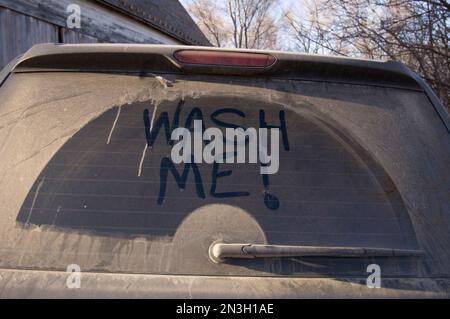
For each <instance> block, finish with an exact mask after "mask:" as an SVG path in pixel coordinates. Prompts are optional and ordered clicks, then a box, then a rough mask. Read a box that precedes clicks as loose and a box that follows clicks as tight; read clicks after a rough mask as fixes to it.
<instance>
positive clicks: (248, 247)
mask: <svg viewBox="0 0 450 319" xmlns="http://www.w3.org/2000/svg"><path fill="white" fill-rule="evenodd" d="M422 254H423V251H422V250H412V249H396V248H370V247H321V246H317V247H316V246H287V245H261V244H251V243H242V244H239V243H222V242H214V243H212V244H211V246H210V247H209V256H210V258H211V260H212V261H214V262H216V263H220V262H223V261H224V260H225V259H227V258H266V257H312V256H319V257H320V256H322V257H353V258H366V257H411V256H420V255H422Z"/></svg>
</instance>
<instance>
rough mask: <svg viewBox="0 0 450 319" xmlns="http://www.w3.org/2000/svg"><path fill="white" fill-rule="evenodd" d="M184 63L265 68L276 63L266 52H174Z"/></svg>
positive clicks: (176, 57)
mask: <svg viewBox="0 0 450 319" xmlns="http://www.w3.org/2000/svg"><path fill="white" fill-rule="evenodd" d="M174 57H175V59H177V60H178V61H179V62H182V63H189V64H201V65H217V66H234V67H253V68H264V67H268V66H271V65H272V64H274V63H275V60H276V59H275V57H274V56H272V55H270V54H264V53H250V52H227V51H207V50H181V51H177V52H175V53H174Z"/></svg>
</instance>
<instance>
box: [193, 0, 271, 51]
mask: <svg viewBox="0 0 450 319" xmlns="http://www.w3.org/2000/svg"><path fill="white" fill-rule="evenodd" d="M274 5H275V0H226V1H214V0H193V1H192V3H191V4H190V5H189V6H188V11H189V12H190V13H191V15H192V16H193V18H194V19H195V20H196V22H197V23H198V25H199V26H200V28H201V29H202V31H203V32H204V33H205V35H206V36H207V37H208V38H209V40H210V41H211V42H212V43H213V44H214V45H217V46H232V47H235V48H248V49H250V48H251V49H269V48H274V47H275V46H276V41H277V32H278V28H277V26H276V23H275V21H274V17H273V15H272V14H271V12H270V11H271V9H273V7H274Z"/></svg>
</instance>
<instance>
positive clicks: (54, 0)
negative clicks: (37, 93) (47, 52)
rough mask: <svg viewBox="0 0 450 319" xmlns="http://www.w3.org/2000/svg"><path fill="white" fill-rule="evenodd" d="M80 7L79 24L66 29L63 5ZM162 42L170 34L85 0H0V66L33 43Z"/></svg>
mask: <svg viewBox="0 0 450 319" xmlns="http://www.w3.org/2000/svg"><path fill="white" fill-rule="evenodd" d="M71 3H75V4H78V5H79V6H80V7H81V28H80V29H68V28H67V27H66V19H67V16H68V13H66V8H67V6H68V5H69V4H71ZM48 42H52V43H96V42H111V43H166V44H180V42H179V41H178V40H176V39H174V38H171V37H169V36H167V35H166V34H164V33H162V32H160V31H158V30H156V29H153V28H151V27H149V26H148V25H145V24H143V23H141V22H139V21H136V20H133V19H132V18H130V17H128V16H125V15H122V14H120V13H118V12H116V11H114V10H112V9H110V8H108V7H105V6H101V5H99V4H98V3H96V2H94V1H88V0H0V69H1V68H3V67H4V66H5V65H6V64H7V63H8V62H9V61H10V60H12V59H13V58H14V57H16V56H17V55H19V54H22V53H24V52H25V51H26V50H28V49H29V48H30V47H31V46H32V45H34V44H37V43H48Z"/></svg>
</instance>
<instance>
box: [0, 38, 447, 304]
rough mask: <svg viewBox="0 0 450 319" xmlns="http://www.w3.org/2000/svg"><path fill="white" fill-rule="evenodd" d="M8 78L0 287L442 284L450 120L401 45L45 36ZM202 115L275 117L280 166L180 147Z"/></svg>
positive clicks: (2, 137) (340, 292)
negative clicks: (290, 45)
mask: <svg viewBox="0 0 450 319" xmlns="http://www.w3.org/2000/svg"><path fill="white" fill-rule="evenodd" d="M180 52H184V53H187V55H185V56H184V57H186V56H187V57H189V54H191V53H192V54H193V55H194V56H197V58H198V57H199V56H200V57H201V58H200V62H198V60H197V62H196V61H194V60H195V59H194V60H191V61H190V62H189V61H187V60H183V54H180ZM211 52H212V53H213V54H212V56H214V54H217V55H218V56H219V59H220V63H221V64H220V65H218V64H214V62H211V61H212V60H209V58H210V57H211V56H210V55H209V54H210V53H211ZM237 52H238V53H244V54H243V55H242V56H241V55H239V54H237V55H235V54H236V53H237ZM230 57H232V58H230ZM239 57H244V59H243V60H239ZM245 57H249V58H250V59H249V60H251V59H253V58H255V59H256V60H257V61H259V62H261V61H262V62H263V64H264V63H265V64H264V65H260V66H256V64H258V63H259V62H258V63H256V62H255V63H256V64H255V65H253V66H249V65H248V64H247V65H242V63H244V64H245V63H249V60H245ZM191 58H192V56H191ZM202 59H204V60H202ZM236 59H237V60H236ZM236 61H238V64H239V63H241V65H236ZM239 61H240V62H239ZM216 62H217V61H216ZM218 63H219V62H218ZM0 85H1V86H0V269H1V270H0V297H2V298H15V297H31V298H32V297H64V298H79V297H86V298H92V297H131V298H138V297H157V298H200V297H207V298H209V297H213V298H214V297H217V298H219V297H220V298H299V297H313V298H317V297H337V298H343V297H354V298H373V297H375V298H399V297H430V298H448V297H449V284H450V280H449V276H450V232H449V229H450V134H449V132H450V129H449V128H450V119H449V116H448V114H447V113H446V111H445V110H444V108H443V106H442V105H441V104H440V102H439V100H438V99H437V98H436V96H435V94H434V93H433V92H432V91H431V90H430V88H429V87H428V86H427V85H426V84H425V83H424V82H423V81H422V80H421V79H420V78H419V77H418V76H417V75H415V74H413V73H412V72H411V71H410V70H409V69H407V68H406V67H405V66H403V65H402V64H400V63H397V62H378V61H368V60H357V59H345V58H334V57H325V56H313V55H302V54H294V53H286V52H276V51H249V50H248V51H246V50H242V51H234V50H225V49H213V48H205V47H184V46H159V45H158V46H155V45H51V44H48V45H38V46H35V47H33V48H31V49H30V50H29V51H28V52H27V53H25V54H24V55H23V56H21V57H19V58H18V59H16V60H15V61H13V62H12V63H11V64H10V65H9V66H7V67H6V68H5V69H4V70H3V71H2V72H1V73H0ZM196 119H197V120H198V119H201V120H203V123H204V125H205V127H218V128H219V129H221V130H223V131H224V130H225V129H226V128H235V127H242V128H248V127H255V128H264V127H266V128H271V127H278V128H279V129H280V154H279V156H280V168H279V171H278V172H277V173H276V174H273V175H261V174H260V170H259V169H260V166H259V164H258V163H256V164H251V163H250V164H228V163H225V164H220V165H219V164H206V163H202V164H198V165H184V164H176V165H175V164H174V163H173V162H171V160H170V152H171V148H172V146H173V143H172V142H171V141H170V133H171V132H172V131H173V129H175V128H177V127H186V128H192V123H193V121H194V120H196ZM217 242H221V243H226V244H230V243H231V244H233V243H237V244H243V245H244V246H245V247H244V246H236V247H237V251H236V250H234V251H231V252H230V251H229V250H227V249H234V248H236V247H231V248H230V246H221V247H220V249H219V248H217V247H219V246H217V247H216V248H217V250H210V248H211V247H213V246H211V245H213V244H214V243H217ZM251 245H256V246H251ZM268 245H269V246H268ZM286 247H287V248H286ZM305 247H306V248H305ZM294 251H295V253H293V252H294ZM305 251H307V254H306V255H305ZM214 252H217V253H220V254H222V255H223V256H225V257H227V258H225V259H223V260H219V262H214V261H213V260H212V259H211V253H214ZM268 252H270V254H268ZM281 252H283V253H284V254H285V255H280V254H281ZM300 252H302V253H303V255H301V254H300ZM240 254H241V255H240ZM264 254H266V255H265V256H266V257H265V258H241V257H242V255H245V256H244V257H262V256H263V255H264ZM349 255H351V256H349ZM236 257H239V258H236ZM216 261H217V260H216ZM74 264H75V265H78V266H79V267H80V269H81V272H82V273H81V286H80V288H79V289H69V288H68V287H67V282H66V281H67V280H68V277H69V275H70V274H69V273H68V272H66V270H67V267H68V266H69V265H74ZM372 264H376V265H378V266H379V267H380V270H381V288H379V289H377V288H372V289H371V288H369V287H368V286H367V285H366V280H367V277H368V276H369V275H370V274H371V273H370V272H368V271H367V269H368V266H369V265H372Z"/></svg>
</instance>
